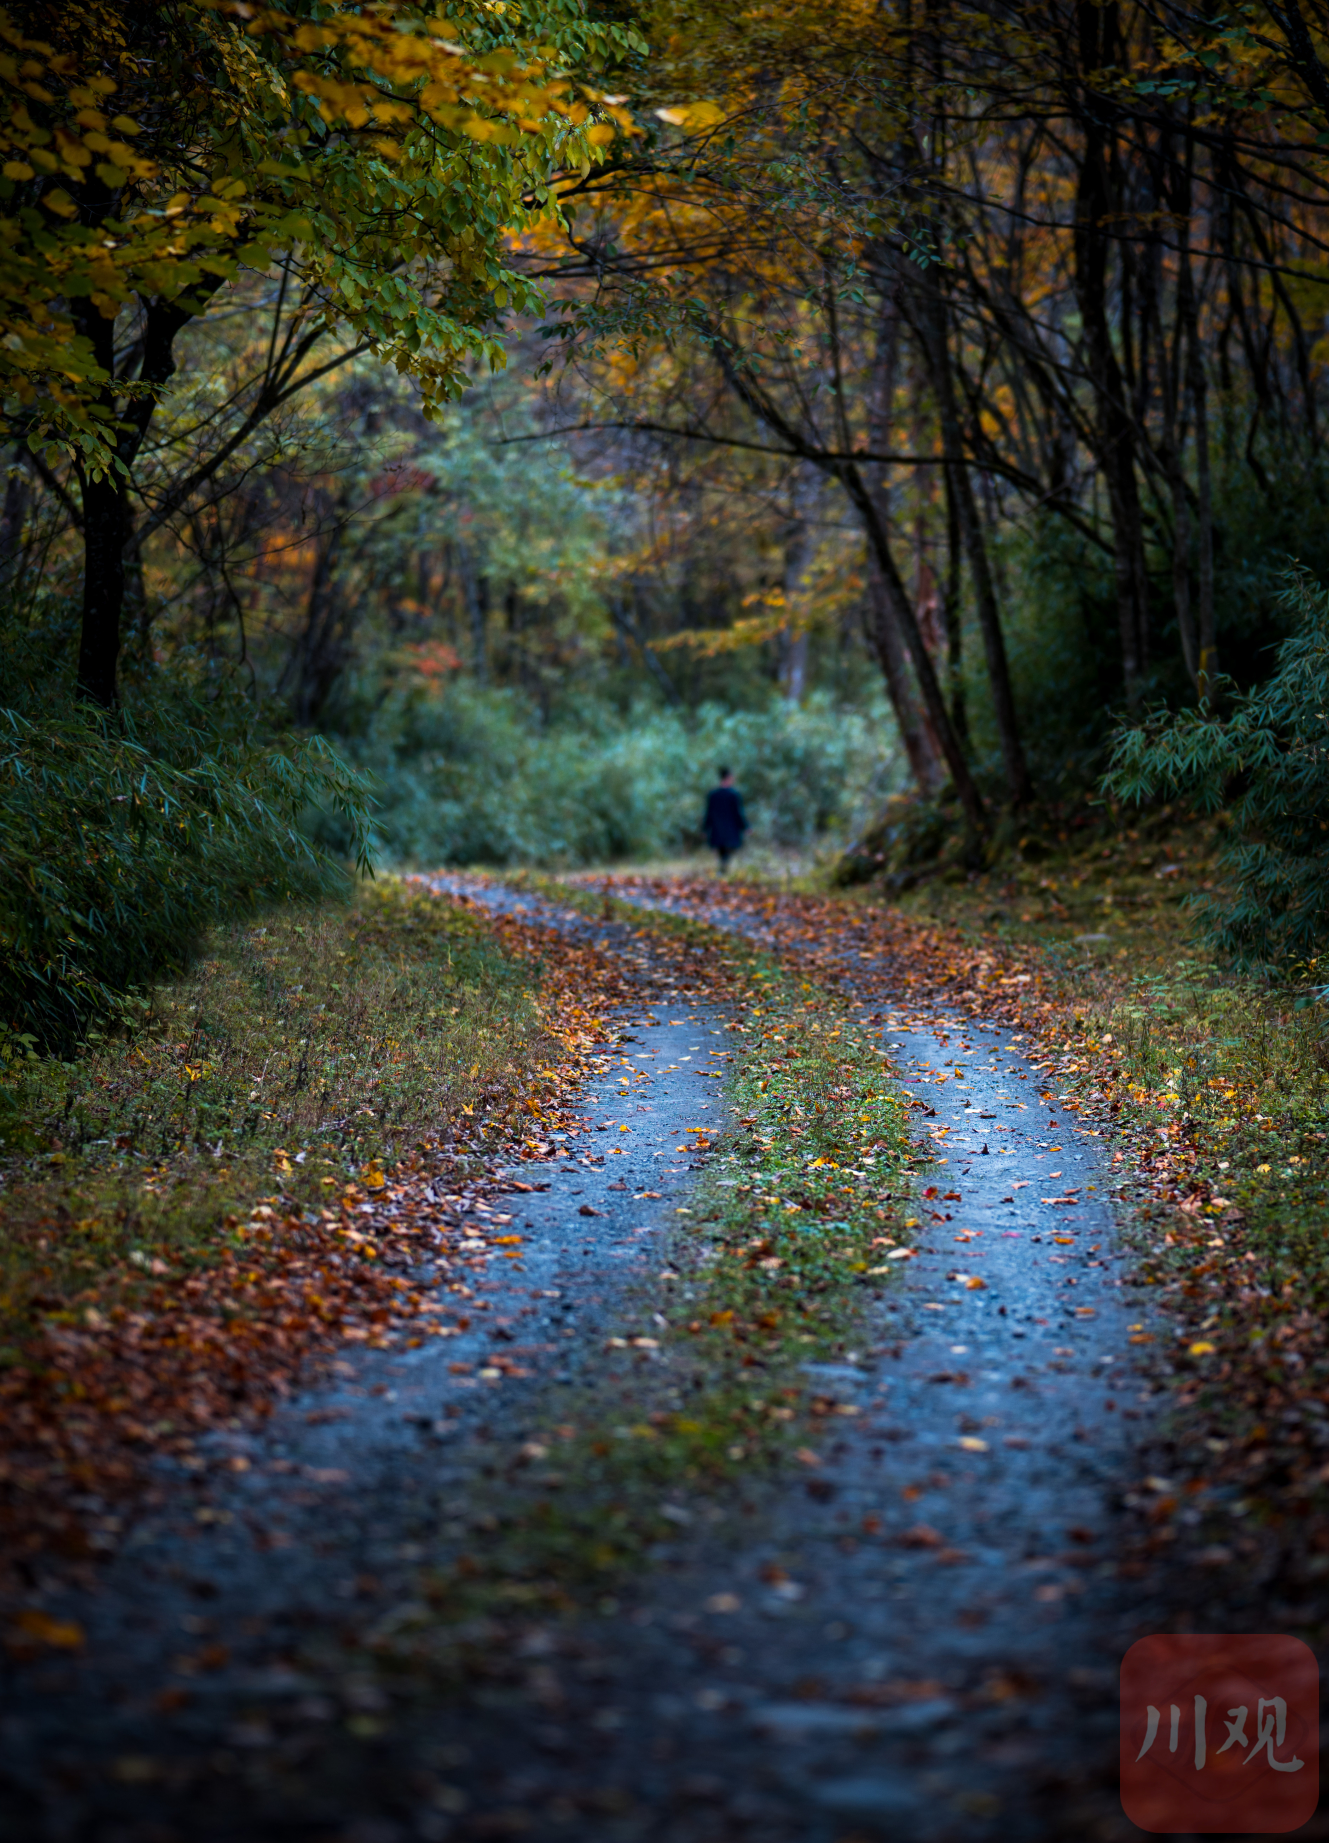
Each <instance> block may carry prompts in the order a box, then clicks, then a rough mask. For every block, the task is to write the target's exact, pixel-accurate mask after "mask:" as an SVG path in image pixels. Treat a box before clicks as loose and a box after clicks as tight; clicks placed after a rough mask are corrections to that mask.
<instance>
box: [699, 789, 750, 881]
mask: <svg viewBox="0 0 1329 1843" xmlns="http://www.w3.org/2000/svg"><path fill="white" fill-rule="evenodd" d="M747 829H748V822H747V815H746V814H745V813H744V811H743V796H742V794H740V793H739V791H738V789H737V787H735V786H734V777H733V775H732V774H731V773H730V771H729V770H728V768H721V770H720V785H719V786H718V787H712V789H711V791H710V792H709V793H708V794H707V796H706V818H705V820H704V821H703V824H702V830H703V831H704V832H705V834H706V842H707V844H709V846H710V847H711V850H712V851H714V852H715V854H716V856H717V857H718V858H719V860H720V874H721V876H723V875H724V873H725V871H726V870H727V869H728V868H729V860H730V858H731V857H732V856H733V855H734V853H735V852H736V851H737V850H738V848H739V846H740V845H741V844H742V843H743V834H744V833H745V832H746V831H747Z"/></svg>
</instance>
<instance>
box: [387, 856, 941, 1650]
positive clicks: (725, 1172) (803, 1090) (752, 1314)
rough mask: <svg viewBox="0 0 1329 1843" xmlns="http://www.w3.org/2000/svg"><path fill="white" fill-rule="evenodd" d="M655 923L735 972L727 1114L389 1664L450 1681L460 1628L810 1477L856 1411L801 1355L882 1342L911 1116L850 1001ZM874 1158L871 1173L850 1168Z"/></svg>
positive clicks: (562, 1601)
mask: <svg viewBox="0 0 1329 1843" xmlns="http://www.w3.org/2000/svg"><path fill="white" fill-rule="evenodd" d="M583 895H584V892H583ZM596 906H597V907H598V906H599V904H598V899H597V904H596ZM615 906H617V905H615ZM628 913H629V914H630V915H631V916H632V918H633V919H634V921H636V922H638V923H640V922H641V919H642V918H641V911H640V910H630V911H628ZM649 925H650V927H651V929H652V930H653V931H658V933H659V934H660V935H661V936H662V937H675V938H677V937H679V936H683V937H686V938H688V939H690V940H691V941H693V942H701V941H704V942H706V943H707V944H709V945H712V946H714V947H716V948H717V950H718V949H719V948H720V947H721V946H723V947H724V949H725V951H726V953H727V954H729V955H731V956H736V957H738V958H739V959H740V960H741V962H742V964H743V969H744V977H745V981H746V987H747V1001H746V1003H744V1004H742V1005H741V1006H740V1007H738V1008H737V1009H736V1014H735V1021H736V1022H737V1023H738V1024H739V1025H740V1028H738V1029H735V1030H734V1032H733V1041H734V1043H735V1045H736V1046H738V1047H737V1056H736V1063H735V1067H734V1070H733V1072H732V1073H731V1077H730V1084H729V1094H730V1098H731V1099H732V1101H733V1102H734V1103H735V1105H736V1107H737V1109H738V1111H739V1124H738V1125H737V1126H736V1128H735V1129H734V1130H733V1131H732V1132H731V1133H728V1134H726V1135H725V1136H723V1137H721V1138H720V1139H719V1140H718V1141H717V1142H716V1143H715V1145H714V1148H713V1151H712V1154H711V1162H710V1165H709V1168H708V1170H707V1172H706V1175H705V1176H704V1177H703V1178H702V1179H701V1181H700V1183H699V1185H698V1187H697V1190H696V1191H695V1192H694V1193H693V1195H692V1197H691V1198H690V1200H689V1203H688V1204H687V1205H685V1206H681V1207H680V1208H679V1209H678V1211H677V1213H676V1217H675V1221H676V1223H677V1227H676V1229H675V1231H674V1233H673V1236H672V1238H671V1242H670V1243H668V1244H665V1245H664V1246H662V1249H661V1253H662V1256H664V1258H665V1261H666V1265H665V1266H664V1269H663V1271H662V1273H661V1276H660V1277H659V1278H658V1279H657V1280H656V1281H654V1282H652V1283H651V1284H650V1285H648V1286H643V1287H641V1288H639V1289H638V1291H637V1292H636V1293H635V1294H634V1295H632V1296H630V1298H629V1300H628V1301H627V1303H626V1306H625V1308H624V1310H623V1312H622V1315H621V1317H620V1321H619V1326H618V1332H617V1341H616V1342H615V1343H613V1344H611V1345H610V1352H611V1353H613V1354H612V1355H610V1356H609V1359H608V1361H607V1362H606V1364H605V1366H604V1368H603V1370H602V1372H601V1374H600V1375H599V1377H598V1378H597V1380H596V1382H595V1383H594V1384H592V1385H590V1386H589V1387H586V1388H581V1389H567V1390H565V1391H561V1392H559V1393H557V1394H555V1395H554V1397H553V1398H552V1400H548V1401H547V1402H545V1403H544V1404H543V1412H542V1416H541V1421H542V1427H543V1431H539V1432H537V1433H536V1434H535V1435H534V1437H533V1441H532V1442H531V1443H529V1444H528V1446H527V1448H526V1456H525V1457H524V1458H523V1459H522V1460H521V1461H519V1464H518V1468H517V1469H516V1470H515V1471H514V1472H513V1473H511V1474H510V1475H509V1480H508V1484H507V1486H506V1487H505V1488H504V1489H503V1490H501V1491H500V1492H499V1494H498V1496H497V1498H496V1500H495V1503H494V1505H493V1508H492V1509H489V1508H487V1509H486V1511H485V1513H484V1516H483V1519H482V1523H481V1526H480V1527H481V1528H482V1530H483V1541H482V1542H481V1543H477V1544H476V1545H475V1546H474V1548H465V1547H463V1548H462V1550H461V1552H460V1553H457V1552H455V1551H454V1552H453V1553H452V1554H451V1555H450V1557H449V1559H448V1560H447V1561H446V1562H440V1563H438V1564H436V1565H434V1566H433V1567H431V1569H430V1570H429V1571H428V1573H427V1576H426V1579H425V1582H424V1587H423V1594H422V1598H423V1602H424V1603H425V1604H426V1605H427V1606H428V1608H429V1610H428V1611H425V1610H424V1606H423V1605H422V1608H421V1610H420V1612H419V1615H418V1617H417V1618H415V1619H414V1620H413V1621H412V1622H411V1623H410V1626H409V1629H406V1630H403V1631H400V1632H398V1633H395V1634H393V1635H391V1636H390V1637H386V1638H385V1640H384V1642H383V1644H382V1646H381V1647H380V1648H381V1650H382V1651H383V1652H384V1654H385V1655H386V1657H387V1658H389V1659H395V1660H396V1661H397V1662H398V1663H410V1662H412V1661H414V1662H416V1663H420V1662H427V1663H428V1664H429V1665H430V1666H431V1667H433V1668H438V1667H445V1668H446V1669H447V1670H448V1671H449V1672H455V1671H459V1670H461V1669H463V1668H464V1666H465V1658H466V1650H465V1644H464V1642H463V1641H462V1640H460V1639H457V1638H456V1637H455V1635H454V1634H453V1633H452V1628H454V1627H455V1626H456V1624H457V1623H458V1622H461V1623H463V1624H464V1622H465V1620H466V1619H468V1618H474V1617H475V1616H476V1615H477V1614H480V1613H490V1614H500V1615H501V1613H502V1611H503V1609H504V1608H518V1607H520V1606H522V1605H525V1604H528V1603H531V1602H538V1603H540V1604H542V1605H544V1606H546V1607H548V1608H550V1609H553V1610H557V1609H559V1608H563V1609H568V1608H570V1607H573V1606H581V1607H585V1608H593V1607H596V1606H599V1605H601V1604H602V1603H603V1600H604V1596H606V1595H610V1596H612V1594H613V1593H614V1592H616V1591H620V1590H621V1587H622V1585H623V1583H624V1582H625V1581H627V1580H629V1579H630V1578H631V1577H632V1576H633V1575H634V1574H635V1573H636V1572H638V1571H639V1570H640V1569H641V1568H642V1567H643V1566H645V1565H647V1564H648V1563H649V1562H650V1561H651V1559H652V1558H654V1557H658V1556H660V1555H661V1554H662V1553H664V1552H665V1551H666V1550H667V1549H668V1547H669V1545H671V1544H673V1543H675V1542H677V1540H678V1538H679V1525H678V1522H677V1521H675V1520H674V1517H677V1515H678V1513H679V1512H683V1513H684V1514H685V1515H686V1514H687V1505H688V1503H689V1502H690V1501H693V1500H696V1499H699V1498H700V1499H704V1500H705V1501H706V1503H707V1504H708V1506H710V1507H711V1508H712V1509H714V1508H715V1507H717V1506H718V1507H720V1508H721V1511H722V1514H723V1507H724V1506H725V1505H728V1506H729V1507H730V1508H733V1507H734V1506H735V1505H736V1504H737V1502H738V1500H739V1498H740V1497H750V1496H751V1494H752V1493H753V1492H754V1491H755V1492H759V1491H761V1490H762V1489H764V1488H766V1487H768V1486H769V1485H770V1484H772V1483H773V1482H775V1481H777V1480H778V1479H779V1478H780V1477H781V1476H784V1475H787V1473H788V1471H789V1468H790V1467H791V1466H795V1467H797V1469H798V1470H799V1471H800V1472H801V1473H802V1475H803V1476H805V1477H808V1478H810V1479H811V1478H815V1476H816V1469H817V1468H816V1459H819V1458H820V1457H821V1454H820V1453H818V1451H817V1449H818V1447H819V1446H823V1445H824V1444H825V1443H826V1438H827V1434H828V1430H829V1429H831V1428H833V1427H834V1426H836V1425H837V1424H838V1423H839V1417H840V1415H841V1411H842V1410H848V1409H849V1408H850V1407H851V1406H852V1404H848V1403H841V1402H837V1401H836V1400H834V1399H833V1398H832V1396H831V1394H830V1392H829V1391H828V1390H827V1389H826V1388H825V1387H824V1386H822V1385H818V1384H814V1383H812V1382H810V1381H809V1378H808V1377H807V1376H806V1374H805V1373H804V1371H803V1369H802V1365H803V1364H805V1363H806V1362H808V1361H810V1360H817V1359H820V1360H826V1359H832V1358H839V1359H840V1360H845V1359H846V1356H847V1354H848V1353H851V1352H852V1351H853V1349H854V1347H855V1345H856V1344H857V1345H861V1344H863V1343H864V1342H865V1341H866V1340H867V1339H869V1338H870V1337H872V1336H874V1335H876V1331H875V1330H874V1327H873V1326H872V1325H871V1324H870V1323H869V1314H870V1313H871V1311H872V1309H873V1307H874V1306H875V1305H876V1303H877V1301H878V1300H879V1299H880V1297H881V1295H882V1294H883V1292H884V1291H885V1289H887V1288H889V1287H891V1286H892V1285H894V1284H896V1283H898V1278H899V1275H900V1273H901V1270H902V1269H903V1268H904V1267H905V1266H906V1265H907V1261H905V1260H896V1261H892V1260H890V1259H889V1258H888V1257H889V1255H890V1253H891V1252H892V1250H893V1249H896V1248H902V1247H907V1246H909V1245H910V1244H911V1243H912V1240H913V1234H912V1231H913V1230H914V1229H915V1228H916V1227H917V1223H916V1222H915V1221H914V1219H913V1218H912V1217H911V1216H910V1215H909V1213H908V1188H909V1181H910V1178H911V1176H912V1160H913V1156H914V1148H913V1146H912V1144H911V1141H910V1136H909V1128H908V1107H907V1103H906V1102H905V1101H904V1100H903V1099H902V1098H901V1097H900V1096H899V1095H898V1094H897V1093H896V1092H895V1091H894V1090H893V1089H892V1087H891V1085H890V1084H889V1082H888V1081H887V1080H886V1079H885V1078H884V1077H883V1073H882V1067H881V1059H880V1057H879V1055H878V1054H877V1053H876V1052H875V1050H874V1048H873V1047H872V1045H871V1044H870V1043H869V1042H868V1040H867V1039H866V1038H865V1037H864V1036H863V1035H862V1034H861V1033H860V1031H859V1030H858V1028H857V1027H856V1026H855V1025H854V1024H853V1023H852V1021H851V1020H850V1018H849V1016H848V1014H847V1011H846V1009H845V1006H844V1004H843V1001H842V1000H841V999H840V998H839V997H838V995H835V994H832V993H828V992H826V991H823V990H820V989H817V988H814V987H812V986H810V985H809V984H807V983H805V982H800V981H796V980H793V979H791V978H789V977H788V976H786V975H785V974H784V973H782V972H781V971H780V969H779V968H778V967H777V966H775V965H774V964H773V963H772V962H771V961H770V960H768V959H766V958H764V957H762V956H759V955H757V954H755V953H753V952H752V951H751V950H750V949H748V948H747V947H745V946H744V945H743V944H742V943H735V942H734V941H733V939H732V937H729V936H718V935H716V934H715V933H714V931H712V930H710V929H707V928H705V927H703V926H701V925H699V924H697V923H695V922H690V921H686V920H684V919H682V918H679V917H673V916H659V917H656V916H652V917H650V918H649ZM773 1026H778V1030H779V1034H780V1036H781V1037H782V1038H783V1039H784V1041H783V1042H782V1043H780V1045H779V1046H778V1056H777V1055H774V1054H773V1053H772V1052H773V1051H774V1050H775V1047H776V1046H774V1045H773V1044H772V1043H771V1042H769V1040H767V1039H766V1036H765V1033H766V1032H767V1031H768V1030H769V1029H771V1028H772V1027H773ZM869 1151H871V1153H872V1155H873V1157H874V1158H875V1159H876V1161H877V1163H876V1165H875V1167H874V1168H865V1167H864V1166H863V1165H862V1164H861V1162H860V1161H861V1159H862V1157H863V1156H864V1154H865V1153H867V1152H869ZM661 1320H663V1323H661ZM661 1359H662V1360H661ZM796 1455H801V1456H800V1457H796ZM811 1455H815V1456H816V1457H815V1458H813V1457H811ZM666 1507H667V1508H666ZM667 1509H668V1510H671V1511H672V1512H673V1513H674V1517H671V1516H670V1515H669V1514H667Z"/></svg>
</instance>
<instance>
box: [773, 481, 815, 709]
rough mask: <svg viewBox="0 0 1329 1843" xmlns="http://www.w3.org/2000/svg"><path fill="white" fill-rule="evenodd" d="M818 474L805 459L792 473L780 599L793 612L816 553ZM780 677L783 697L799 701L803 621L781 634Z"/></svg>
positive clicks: (804, 658)
mask: <svg viewBox="0 0 1329 1843" xmlns="http://www.w3.org/2000/svg"><path fill="white" fill-rule="evenodd" d="M821 488H822V475H821V474H820V473H819V472H818V470H817V469H816V468H815V467H810V466H809V465H808V463H807V462H806V461H804V462H801V463H800V464H799V467H798V471H797V473H796V474H795V476H794V492H793V508H792V516H791V518H790V521H789V528H788V531H787V533H786V537H785V553H784V599H785V607H786V608H787V609H789V610H792V611H795V612H796V611H797V609H798V604H799V603H800V601H801V600H802V598H803V596H804V595H805V593H806V591H807V587H808V572H809V571H810V570H811V568H812V564H813V561H814V559H815V557H816V554H817V533H816V529H815V525H814V520H815V518H816V513H817V507H818V504H819V502H820V499H821ZM780 653H781V658H780V677H781V681H782V683H783V686H784V694H785V698H786V699H787V701H788V702H789V703H790V704H801V703H802V702H803V694H804V692H805V691H806V690H807V677H808V630H807V626H806V624H802V623H800V622H799V621H798V620H797V619H791V620H790V622H789V624H788V625H787V626H786V627H785V628H784V629H783V631H782V633H781V648H780Z"/></svg>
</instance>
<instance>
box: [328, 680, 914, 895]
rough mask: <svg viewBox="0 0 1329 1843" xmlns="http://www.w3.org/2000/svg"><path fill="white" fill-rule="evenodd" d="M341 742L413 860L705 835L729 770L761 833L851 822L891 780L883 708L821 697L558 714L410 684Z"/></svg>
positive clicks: (559, 861)
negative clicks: (722, 773) (710, 808)
mask: <svg viewBox="0 0 1329 1843" xmlns="http://www.w3.org/2000/svg"><path fill="white" fill-rule="evenodd" d="M340 746H344V747H345V748H346V749H347V750H348V752H349V753H350V755H351V758H352V760H353V761H355V762H356V764H357V765H358V766H359V767H361V768H362V769H364V770H366V771H368V772H369V773H370V774H371V775H372V777H373V781H374V785H375V792H376V796H377V801H378V806H377V811H376V814H375V822H374V823H375V845H376V847H377V848H379V849H381V851H382V853H383V855H384V856H385V857H386V858H388V859H389V860H392V861H395V862H397V863H401V864H419V865H433V864H449V863H451V864H479V863H487V864H499V865H510V864H529V865H537V866H543V865H550V866H553V865H557V866H570V865H578V864H595V863H604V862H607V861H612V860H614V859H623V858H638V859H640V858H643V857H650V856H659V855H665V854H668V853H672V852H676V851H679V850H683V849H690V848H693V847H695V846H697V845H699V844H700V843H701V818H702V812H703V809H704V806H705V797H706V790H707V788H708V787H710V786H712V785H713V784H714V781H715V771H716V768H717V766H718V765H719V764H720V763H722V762H723V763H726V764H727V765H728V766H730V767H732V768H733V770H734V772H735V774H736V776H737V779H738V783H739V786H740V788H741V789H742V792H743V797H744V800H745V802H746V807H747V812H748V817H749V820H750V822H751V825H752V831H751V834H750V837H751V838H752V840H753V841H754V842H759V843H767V844H776V845H803V846H806V845H809V844H811V843H813V842H814V841H816V840H817V839H818V838H821V837H823V836H826V835H831V836H835V835H837V834H842V833H846V832H848V831H850V830H851V829H852V828H853V827H854V826H855V825H857V824H858V823H859V822H860V821H861V820H862V819H863V818H864V817H865V816H866V815H867V813H869V812H871V811H873V810H875V808H876V807H877V806H878V805H879V804H880V802H881V800H882V798H884V796H885V795H886V793H887V792H889V790H890V789H891V787H892V786H893V785H894V784H895V780H896V776H897V775H898V772H899V764H898V758H897V752H896V747H895V731H894V726H893V724H892V722H891V720H890V718H889V716H888V715H887V714H886V711H885V709H884V707H883V706H882V705H881V704H880V702H879V701H878V702H874V703H868V704H866V705H865V706H864V707H862V708H857V709H849V710H846V709H844V708H843V707H841V706H837V705H836V704H835V703H834V701H833V700H832V699H831V698H830V697H828V696H826V695H825V694H818V693H814V694H813V695H812V696H810V697H809V698H808V699H807V701H806V703H805V704H804V705H803V706H802V707H791V706H790V705H788V704H786V703H785V702H784V701H783V700H782V699H778V698H772V700H771V702H770V703H769V704H768V705H767V706H766V707H764V708H762V709H757V710H739V711H733V710H726V709H724V708H722V707H720V706H717V705H703V706H702V707H701V708H700V709H699V710H697V711H694V712H685V711H678V710H666V709H661V708H659V707H656V706H651V705H641V706H638V707H636V708H633V709H631V710H629V711H628V712H626V713H624V712H622V711H621V710H619V709H618V708H616V707H615V706H614V705H613V704H612V703H610V702H609V701H608V700H607V699H600V698H595V697H591V696H584V697H582V698H580V699H577V700H575V701H574V700H571V699H570V700H568V701H567V702H566V704H565V705H564V706H563V707H562V708H560V709H559V710H557V711H556V712H555V714H554V716H553V718H552V720H551V721H549V722H545V721H543V720H542V718H541V716H540V714H539V712H538V710H537V709H536V707H535V705H534V704H533V703H531V702H529V701H528V700H526V699H524V698H523V697H521V696H520V695H519V694H517V693H515V692H511V691H497V690H486V689H484V688H480V687H476V686H475V685H473V684H472V683H470V682H469V681H466V680H462V681H458V682H456V683H454V684H453V685H451V686H450V687H449V688H448V689H447V690H445V691H442V692H439V691H436V690H431V689H428V688H423V687H420V686H411V687H399V688H398V689H396V690H394V691H393V692H392V693H391V694H390V695H389V696H388V697H387V698H386V699H384V700H383V702H382V703H381V704H380V705H379V706H378V708H377V709H376V711H375V712H374V715H373V717H372V720H371V721H368V722H366V723H365V725H364V727H363V728H362V730H361V731H360V733H359V734H358V735H352V736H350V737H347V738H346V739H345V740H344V742H343V743H342V744H341V745H340Z"/></svg>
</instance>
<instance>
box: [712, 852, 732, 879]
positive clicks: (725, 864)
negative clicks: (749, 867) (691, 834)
mask: <svg viewBox="0 0 1329 1843" xmlns="http://www.w3.org/2000/svg"><path fill="white" fill-rule="evenodd" d="M715 855H716V856H717V857H718V858H719V860H720V875H721V876H723V875H724V874H725V872H726V871H727V870H728V868H729V853H728V852H727V851H726V850H725V848H724V846H723V845H717V846H716V848H715Z"/></svg>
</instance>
